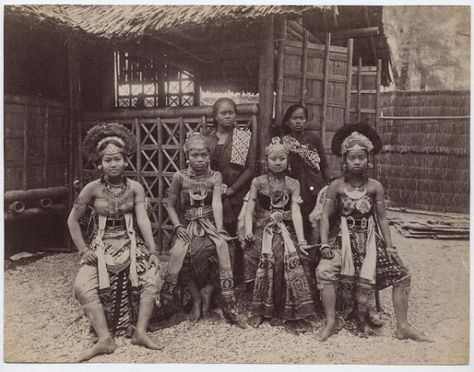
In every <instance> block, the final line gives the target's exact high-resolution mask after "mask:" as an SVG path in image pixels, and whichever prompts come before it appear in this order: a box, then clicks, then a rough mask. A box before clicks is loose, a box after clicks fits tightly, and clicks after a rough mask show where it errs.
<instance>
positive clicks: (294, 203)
mask: <svg viewBox="0 0 474 372" xmlns="http://www.w3.org/2000/svg"><path fill="white" fill-rule="evenodd" d="M301 202H302V200H301V196H300V183H299V182H298V181H296V187H295V188H294V190H293V192H292V194H291V219H292V221H293V226H294V228H295V233H296V238H297V239H298V248H299V250H300V251H301V252H303V254H304V255H308V252H306V248H307V246H308V242H307V241H306V240H305V239H304V231H303V217H302V216H301V209H300V203H301Z"/></svg>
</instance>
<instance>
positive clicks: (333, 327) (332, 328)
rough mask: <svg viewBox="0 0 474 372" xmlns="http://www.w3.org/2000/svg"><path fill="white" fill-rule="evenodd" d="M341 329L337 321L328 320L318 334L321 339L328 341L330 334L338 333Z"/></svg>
mask: <svg viewBox="0 0 474 372" xmlns="http://www.w3.org/2000/svg"><path fill="white" fill-rule="evenodd" d="M338 331H339V329H338V326H337V322H331V323H328V322H326V325H325V326H324V328H323V329H321V331H320V332H319V334H318V338H319V341H321V342H324V341H326V340H327V339H328V338H329V336H331V335H334V334H336V333H337V332H338Z"/></svg>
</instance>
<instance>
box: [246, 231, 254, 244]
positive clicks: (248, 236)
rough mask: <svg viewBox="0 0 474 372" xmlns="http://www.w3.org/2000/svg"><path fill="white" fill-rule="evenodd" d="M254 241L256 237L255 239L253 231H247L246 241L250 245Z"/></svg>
mask: <svg viewBox="0 0 474 372" xmlns="http://www.w3.org/2000/svg"><path fill="white" fill-rule="evenodd" d="M253 239H254V237H253V232H252V230H250V231H247V232H246V233H245V240H247V241H248V242H249V243H250V242H253Z"/></svg>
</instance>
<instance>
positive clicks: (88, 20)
mask: <svg viewBox="0 0 474 372" xmlns="http://www.w3.org/2000/svg"><path fill="white" fill-rule="evenodd" d="M315 9H317V10H320V11H321V10H322V11H328V12H330V11H331V10H333V9H335V7H332V6H281V5H262V6H249V5H191V6H183V5H179V6H176V5H18V6H7V7H6V12H11V13H13V14H15V15H18V16H24V17H31V18H34V19H36V20H39V21H46V22H50V23H55V24H58V25H63V26H69V27H72V28H75V29H79V30H82V31H85V32H86V33H88V34H93V35H96V36H100V37H105V38H108V39H132V38H137V37H140V36H144V35H149V34H154V33H157V32H160V31H167V30H169V29H184V28H186V27H189V26H196V25H207V24H210V23H212V24H213V25H214V26H219V25H223V24H225V23H227V22H229V21H235V20H256V19H258V18H261V17H265V16H268V15H279V14H295V15H302V14H303V13H305V12H307V11H312V10H313V11H314V10H315Z"/></svg>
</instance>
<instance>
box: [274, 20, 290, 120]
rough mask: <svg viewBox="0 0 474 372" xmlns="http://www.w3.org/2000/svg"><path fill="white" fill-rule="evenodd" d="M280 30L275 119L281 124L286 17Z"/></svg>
mask: <svg viewBox="0 0 474 372" xmlns="http://www.w3.org/2000/svg"><path fill="white" fill-rule="evenodd" d="M280 28H281V29H280V32H279V34H280V35H281V37H282V39H281V40H279V41H278V55H277V77H276V87H275V90H276V107H275V121H276V124H277V125H281V124H282V123H281V121H282V118H283V75H284V73H285V71H284V62H285V40H286V28H287V24H286V18H284V19H283V20H282V21H281V23H280Z"/></svg>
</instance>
